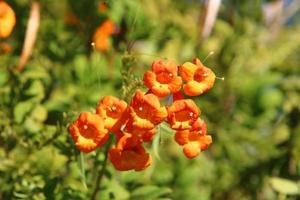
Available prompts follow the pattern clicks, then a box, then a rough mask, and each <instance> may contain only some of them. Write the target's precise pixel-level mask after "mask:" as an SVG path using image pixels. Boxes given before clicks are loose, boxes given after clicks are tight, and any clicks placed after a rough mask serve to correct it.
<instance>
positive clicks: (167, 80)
mask: <svg viewBox="0 0 300 200" xmlns="http://www.w3.org/2000/svg"><path fill="white" fill-rule="evenodd" d="M177 70H178V69H177V66H176V64H175V63H174V62H172V61H163V60H158V61H155V62H154V63H153V64H152V71H147V72H146V73H145V74H144V83H145V85H146V86H147V87H148V88H149V89H150V90H151V92H152V93H153V94H155V95H156V96H159V97H164V96H167V95H169V94H171V93H175V92H178V91H179V90H180V88H181V85H182V79H181V77H180V76H177Z"/></svg>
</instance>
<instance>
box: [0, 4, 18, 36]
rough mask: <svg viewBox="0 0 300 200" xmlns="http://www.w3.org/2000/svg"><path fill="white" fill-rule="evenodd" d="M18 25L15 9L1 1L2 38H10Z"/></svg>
mask: <svg viewBox="0 0 300 200" xmlns="http://www.w3.org/2000/svg"><path fill="white" fill-rule="evenodd" d="M15 24H16V16H15V13H14V11H13V9H12V8H11V7H10V6H9V5H8V4H7V3H5V2H4V1H0V38H6V37H8V36H9V35H10V34H11V32H12V30H13V28H14V26H15Z"/></svg>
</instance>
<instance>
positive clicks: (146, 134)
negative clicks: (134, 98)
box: [124, 120, 156, 142]
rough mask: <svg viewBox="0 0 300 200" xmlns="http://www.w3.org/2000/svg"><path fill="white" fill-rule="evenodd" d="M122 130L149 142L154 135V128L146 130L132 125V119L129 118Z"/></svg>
mask: <svg viewBox="0 0 300 200" xmlns="http://www.w3.org/2000/svg"><path fill="white" fill-rule="evenodd" d="M124 131H126V132H128V133H131V134H133V135H135V136H138V137H139V138H140V139H141V140H142V141H144V142H151V141H152V140H153V138H154V136H155V133H156V128H153V129H150V130H148V129H142V128H138V127H134V126H133V121H132V120H129V121H128V122H127V124H126V126H125V128H124Z"/></svg>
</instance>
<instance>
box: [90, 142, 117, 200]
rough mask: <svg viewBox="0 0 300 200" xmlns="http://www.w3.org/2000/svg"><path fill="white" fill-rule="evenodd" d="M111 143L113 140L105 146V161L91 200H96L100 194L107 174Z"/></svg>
mask: <svg viewBox="0 0 300 200" xmlns="http://www.w3.org/2000/svg"><path fill="white" fill-rule="evenodd" d="M111 141H112V139H110V140H109V142H108V143H107V145H106V146H105V150H104V160H103V164H102V168H101V169H100V170H99V172H98V176H97V179H96V183H95V188H94V191H93V193H92V196H91V200H95V199H96V197H97V194H98V192H99V189H100V188H101V184H102V180H103V176H104V174H105V171H106V167H107V160H108V150H109V147H110V144H111Z"/></svg>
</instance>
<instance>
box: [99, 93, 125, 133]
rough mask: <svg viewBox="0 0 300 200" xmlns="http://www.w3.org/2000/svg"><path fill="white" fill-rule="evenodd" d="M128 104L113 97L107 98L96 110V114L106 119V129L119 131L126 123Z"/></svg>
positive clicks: (100, 102)
mask: <svg viewBox="0 0 300 200" xmlns="http://www.w3.org/2000/svg"><path fill="white" fill-rule="evenodd" d="M126 110H127V103H126V102H125V101H123V100H121V99H118V98H116V97H113V96H105V97H104V98H103V99H102V100H101V101H99V104H98V106H97V108H96V113H97V114H98V115H100V116H101V117H102V118H103V119H104V125H105V128H107V129H108V130H109V131H112V132H114V131H117V130H119V129H120V128H121V126H122V125H123V124H124V123H125V122H126V118H127V116H126V113H127V112H126Z"/></svg>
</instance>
